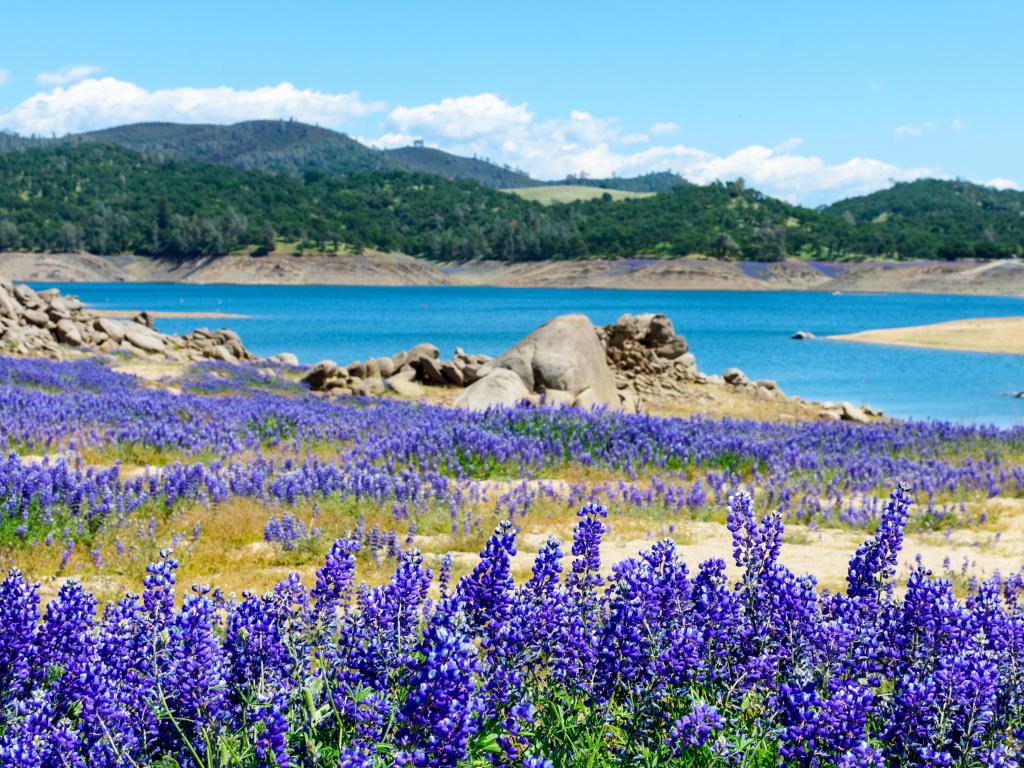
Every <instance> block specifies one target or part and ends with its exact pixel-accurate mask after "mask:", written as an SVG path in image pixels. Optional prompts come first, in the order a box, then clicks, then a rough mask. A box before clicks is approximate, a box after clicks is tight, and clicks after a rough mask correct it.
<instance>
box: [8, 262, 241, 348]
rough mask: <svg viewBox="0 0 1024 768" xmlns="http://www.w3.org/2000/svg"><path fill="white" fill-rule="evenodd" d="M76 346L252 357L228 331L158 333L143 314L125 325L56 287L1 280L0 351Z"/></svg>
mask: <svg viewBox="0 0 1024 768" xmlns="http://www.w3.org/2000/svg"><path fill="white" fill-rule="evenodd" d="M75 348H80V349H92V350H95V351H99V352H107V353H113V352H121V353H128V354H132V355H138V356H142V357H159V358H164V359H169V360H178V361H184V362H187V361H195V360H205V359H210V360H223V361H226V362H239V361H242V360H255V359H256V357H255V356H254V355H253V354H251V353H250V352H249V351H248V350H247V349H246V348H245V346H244V345H243V344H242V341H241V339H239V338H238V334H236V333H235V332H234V331H230V330H228V329H226V328H225V329H221V330H216V331H209V330H207V329H205V328H199V329H196V330H194V331H192V332H191V333H189V334H186V335H185V336H175V335H173V334H165V333H160V332H159V331H157V330H156V329H155V328H154V327H153V319H152V317H150V315H149V313H147V312H142V313H140V314H139V315H137V316H136V317H135V318H134V319H132V320H131V321H129V322H121V321H118V320H112V319H110V318H107V317H103V316H101V315H99V314H98V313H96V312H93V311H91V310H89V309H86V308H85V307H84V306H83V304H82V302H81V301H79V300H78V299H77V298H76V297H74V296H62V295H61V293H60V291H58V290H56V289H49V290H45V291H38V292H37V291H34V290H32V289H31V288H30V287H29V286H27V285H21V284H19V285H14V284H12V283H10V282H9V281H7V280H3V279H0V352H2V353H4V354H13V355H26V356H37V357H50V358H60V357H63V356H65V354H66V353H67V352H68V351H70V350H71V349H75Z"/></svg>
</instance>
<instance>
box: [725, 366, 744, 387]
mask: <svg viewBox="0 0 1024 768" xmlns="http://www.w3.org/2000/svg"><path fill="white" fill-rule="evenodd" d="M722 379H724V380H725V383H726V384H731V385H732V386H734V387H738V386H741V385H743V384H746V383H747V382H748V381H750V379H748V378H747V375H746V374H745V373H744V372H743V371H741V370H740V369H739V368H726V369H725V370H724V371H722Z"/></svg>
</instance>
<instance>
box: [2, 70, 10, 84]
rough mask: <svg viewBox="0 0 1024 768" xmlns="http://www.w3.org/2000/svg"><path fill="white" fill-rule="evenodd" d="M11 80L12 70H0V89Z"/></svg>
mask: <svg viewBox="0 0 1024 768" xmlns="http://www.w3.org/2000/svg"><path fill="white" fill-rule="evenodd" d="M10 79H11V70H9V69H0V87H3V86H5V85H7V81H8V80H10Z"/></svg>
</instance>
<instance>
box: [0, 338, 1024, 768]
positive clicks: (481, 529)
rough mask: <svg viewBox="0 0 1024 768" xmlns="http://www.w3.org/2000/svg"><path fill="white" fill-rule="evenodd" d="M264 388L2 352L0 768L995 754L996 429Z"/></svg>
mask: <svg viewBox="0 0 1024 768" xmlns="http://www.w3.org/2000/svg"><path fill="white" fill-rule="evenodd" d="M295 378H296V377H295V376H294V373H293V372H292V371H289V370H288V369H286V368H281V367H265V366H264V367H256V366H234V365H227V364H218V363H207V364H200V365H197V366H194V367H193V368H192V369H190V370H188V371H185V372H183V373H181V374H180V375H177V376H175V377H173V378H168V379H167V380H165V381H161V382H155V383H154V382H144V381H141V380H140V379H137V378H136V377H134V376H130V375H126V374H123V373H118V372H115V371H114V370H112V369H111V368H109V367H108V366H107V365H104V364H102V363H100V362H98V361H96V360H91V359H83V360H79V361H76V362H65V363H53V362H47V361H40V360H14V359H9V358H0V443H2V447H3V448H4V449H5V451H6V454H5V458H4V459H3V460H2V461H0V510H2V520H0V558H2V559H3V560H4V561H5V563H6V565H7V567H8V568H9V573H8V575H7V576H6V578H5V579H4V580H3V581H2V582H0V628H2V630H3V631H2V632H0V764H2V765H4V766H8V765H10V766H125V765H127V766H140V767H141V766H196V767H198V766H209V767H212V766H332V767H333V766H377V767H379V768H382V767H385V766H423V767H426V766H529V767H531V768H540V767H542V766H574V767H575V766H591V767H593V768H600V767H602V766H656V765H665V766H778V765H787V766H788V765H791V766H821V767H822V768H825V767H828V766H833V767H836V768H838V767H839V766H851V767H852V766H921V765H935V766H1004V765H1005V766H1011V765H1018V764H1019V763H1020V759H1021V755H1022V754H1024V668H1022V662H1024V656H1022V653H1024V607H1022V606H1021V605H1020V604H1019V595H1020V593H1021V590H1022V588H1024V577H1022V575H1021V573H1020V571H1019V568H1020V566H1021V565H1024V549H1019V548H1018V549H1015V548H1014V547H1015V546H1016V544H1015V542H1017V543H1019V539H1020V534H1021V532H1022V529H1021V528H1020V525H1021V520H1020V519H1018V518H1024V506H1022V501H1024V428H1016V429H1010V430H1005V429H1004V430H1000V429H996V428H990V427H982V426H964V425H953V424H945V423H937V422H929V423H913V422H882V423H875V424H870V425H851V424H845V423H825V422H818V423H769V422H754V421H738V420H730V419H709V418H699V417H698V418H690V419H667V418H659V417H656V416H644V415H624V414H613V413H607V412H602V411H593V412H585V411H580V410H575V409H558V410H556V409H552V408H544V407H540V408H535V407H521V408H515V409H496V410H491V411H488V412H485V413H469V412H464V411H455V410H450V409H445V408H441V407H439V406H431V405H428V404H424V403H414V402H406V401H401V400H395V399H380V400H373V399H364V398H343V399H338V400H333V401H331V400H325V399H321V398H318V397H315V396H313V395H311V394H309V393H308V392H305V391H304V390H303V389H302V388H301V387H300V386H298V385H297V384H295V383H294V380H295ZM894 489H895V490H894ZM563 540H564V541H563ZM790 551H802V552H804V553H805V559H804V560H801V563H805V562H806V563H807V564H808V565H809V566H810V567H808V568H806V569H803V570H807V571H810V573H809V574H806V575H805V574H804V573H803V571H802V570H801V571H794V569H793V568H792V567H791V565H792V563H791V561H789V560H787V553H788V552H790ZM918 551H923V552H925V554H926V555H928V554H930V555H931V556H933V557H934V556H936V555H942V554H943V553H946V554H950V553H956V554H957V555H958V557H956V558H953V562H949V563H941V559H940V560H939V562H935V563H932V562H925V560H923V559H922V560H921V561H915V559H914V557H913V555H914V554H916V553H917V552H918ZM837 553H838V554H837ZM963 553H967V554H968V560H970V561H974V564H973V565H971V564H970V563H968V562H967V561H965V563H964V567H963V568H960V569H958V568H957V567H955V566H958V565H959V559H960V558H959V555H960V554H963ZM1018 555H1020V557H1017V556H1018ZM1014 558H1017V559H1016V560H1015V559H1014ZM928 565H931V566H932V568H933V570H934V571H935V573H933V572H932V571H930V570H928V567H927V566H928ZM997 569H999V570H1001V571H1002V573H1001V575H1000V574H998V573H996V570H997ZM193 584H195V585H196V586H192V585H193Z"/></svg>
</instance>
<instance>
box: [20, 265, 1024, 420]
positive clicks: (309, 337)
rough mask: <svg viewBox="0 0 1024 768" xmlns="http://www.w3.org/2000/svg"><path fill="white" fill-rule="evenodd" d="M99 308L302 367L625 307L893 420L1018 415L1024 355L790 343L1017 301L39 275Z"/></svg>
mask: <svg viewBox="0 0 1024 768" xmlns="http://www.w3.org/2000/svg"><path fill="white" fill-rule="evenodd" d="M54 285H55V286H56V287H58V288H60V289H61V291H62V292H65V293H71V294H76V295H78V296H80V297H81V298H82V299H83V300H84V301H85V302H87V303H89V304H91V305H93V306H95V307H99V308H110V309H150V310H164V311H194V312H227V313H235V314H244V315H248V316H250V317H249V318H247V319H244V320H235V319H232V320H194V319H191V320H189V319H186V320H159V321H157V327H158V328H160V329H161V330H164V331H169V332H174V333H183V332H186V331H188V330H190V329H192V328H193V327H196V326H204V325H205V326H208V327H221V326H223V325H228V326H230V327H232V328H234V329H235V330H237V331H238V332H239V333H240V334H241V336H242V339H243V341H244V342H245V344H246V345H247V346H248V347H249V349H251V350H253V351H254V352H255V353H257V354H259V355H272V354H276V353H278V352H283V351H290V352H294V353H295V354H296V355H298V356H299V359H300V360H302V361H303V362H304V363H312V362H315V361H317V360H320V359H323V358H330V359H332V360H335V361H337V362H339V363H347V362H351V361H352V360H357V359H365V358H367V357H371V356H377V355H389V354H392V353H394V352H397V351H399V350H401V349H407V348H409V347H410V346H412V345H413V344H415V343H417V342H420V341H429V342H432V343H434V344H436V345H437V346H438V347H440V348H441V351H442V354H444V355H445V356H449V355H450V354H451V351H452V349H453V348H454V347H455V346H456V345H458V346H461V347H463V348H464V349H465V350H466V351H468V352H482V353H486V354H491V355H493V354H496V353H498V352H501V351H502V350H504V349H506V348H507V347H508V346H510V345H511V344H513V343H514V342H515V341H517V340H518V339H520V338H522V337H523V336H525V335H526V334H527V333H529V332H530V331H531V330H532V329H533V328H535V327H536V326H538V325H540V324H542V323H543V322H545V321H547V320H549V319H550V318H552V317H554V316H555V315H559V314H563V313H566V312H583V313H585V314H586V315H588V316H589V317H590V318H591V319H592V320H593V321H594V322H595V323H597V324H605V323H610V322H612V321H614V320H615V319H616V318H617V317H618V316H619V315H621V314H622V313H624V312H633V313H640V312H663V313H665V314H666V315H668V316H669V317H671V318H672V320H673V322H674V323H675V326H676V329H677V331H678V332H679V333H681V334H683V335H684V336H685V337H686V339H687V341H688V342H689V344H690V349H691V351H693V353H694V354H695V355H696V356H697V363H698V365H699V366H700V368H701V370H703V371H707V372H709V373H720V372H721V371H722V370H724V369H725V368H727V367H729V366H736V367H739V368H742V369H743V370H744V372H746V373H747V375H748V376H750V377H752V378H769V379H775V380H776V381H778V382H779V384H780V386H782V388H783V389H784V390H785V391H786V392H787V394H793V395H799V396H800V397H804V398H810V399H815V400H851V401H853V402H855V403H863V402H867V403H870V404H871V405H873V406H875V407H878V408H882V409H883V410H884V411H885V412H886V413H888V414H891V415H894V416H902V417H915V418H932V419H949V420H957V421H975V422H991V423H996V424H1000V425H1011V424H1021V423H1024V400H1021V399H1016V398H1011V397H1006V396H1005V393H1007V392H1009V391H1016V390H1020V389H1024V357H1019V356H1014V355H993V354H984V353H964V352H940V351H931V350H919V349H908V348H899V347H885V346H876V345H866V344H865V345H861V344H850V343H843V342H830V341H824V340H816V341H812V342H798V341H792V340H791V339H790V338H789V336H790V334H792V333H793V332H794V331H796V330H807V331H811V332H813V333H814V334H816V335H818V336H824V335H829V334H837V333H849V332H853V331H860V330H866V329H870V328H883V327H893V326H902V325H921V324H924V323H935V322H941V321H944V320H955V319H960V318H967V317H999V316H1007V315H1021V314H1024V300H1022V299H1017V298H1006V297H982V296H925V295H893V294H886V295H861V294H843V295H839V296H833V295H831V294H823V293H795V292H794V293H777V292H765V293H753V292H726V291H628V290H621V291H609V290H589V289H588V290H582V289H581V290H572V289H545V288H469V287H423V288H420V287H409V288H383V287H382V288H376V287H375V288H363V287H343V286H233V285H230V286H229V285H179V284H163V283H160V284H145V283H109V284H107V283H84V284H83V283H78V284H62V283H46V284H41V283H38V284H34V287H37V288H42V287H51V286H54Z"/></svg>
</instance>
